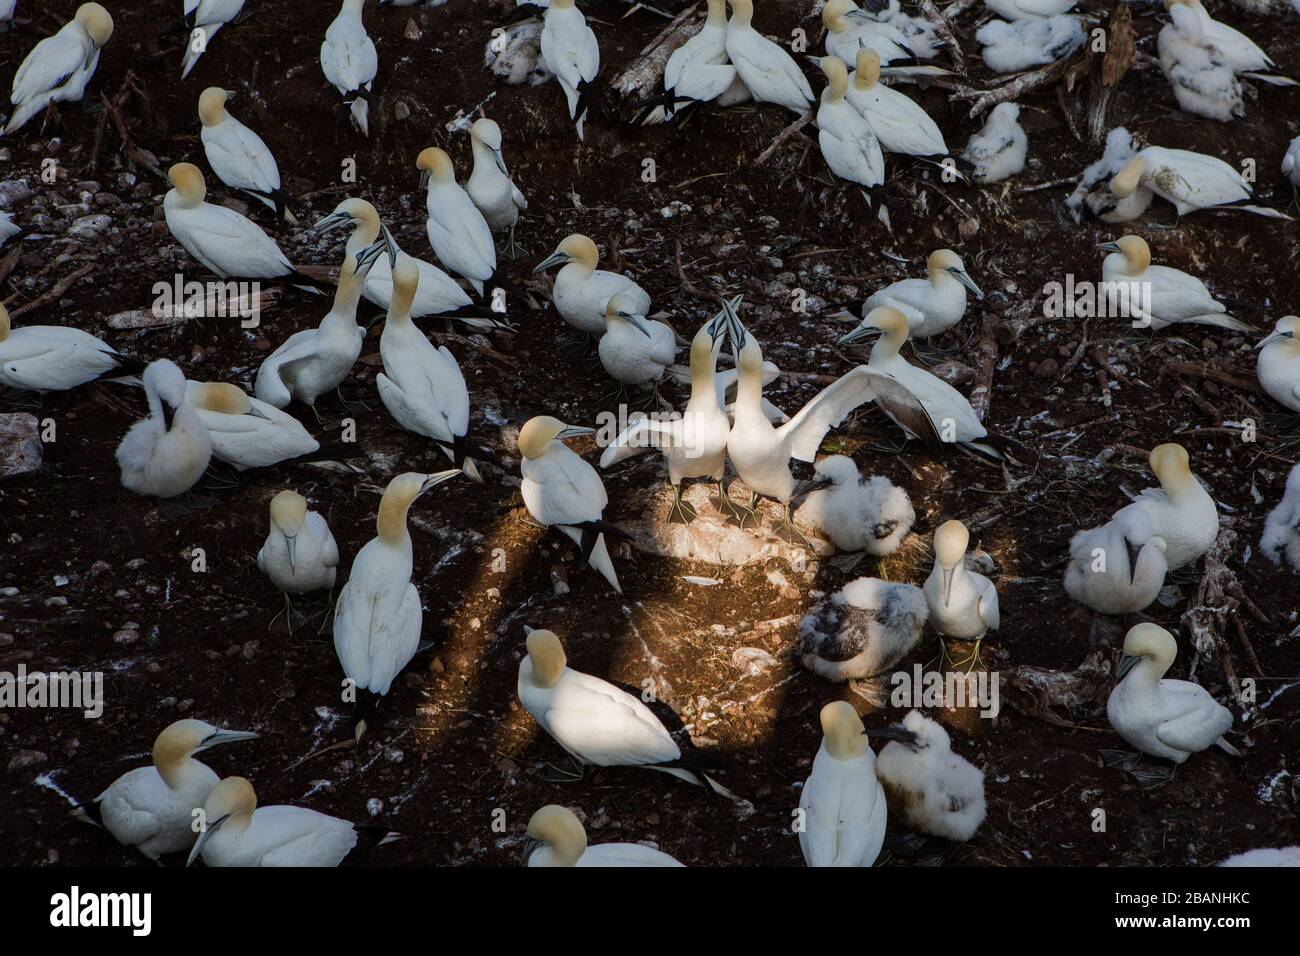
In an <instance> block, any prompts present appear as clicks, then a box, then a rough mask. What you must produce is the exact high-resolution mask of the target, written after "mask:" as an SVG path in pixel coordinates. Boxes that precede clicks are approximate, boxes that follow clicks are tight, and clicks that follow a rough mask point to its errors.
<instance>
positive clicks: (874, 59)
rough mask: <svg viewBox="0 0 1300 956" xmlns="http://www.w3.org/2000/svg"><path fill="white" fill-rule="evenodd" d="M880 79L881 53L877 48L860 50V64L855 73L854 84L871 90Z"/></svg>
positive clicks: (862, 88)
mask: <svg viewBox="0 0 1300 956" xmlns="http://www.w3.org/2000/svg"><path fill="white" fill-rule="evenodd" d="M879 81H880V54H879V53H877V52H876V51H875V50H859V51H858V65H857V69H856V70H855V71H854V73H853V85H854V86H856V87H857V88H858V89H860V90H869V89H871V88H872V87H873V86H875V85H876V83H878V82H879Z"/></svg>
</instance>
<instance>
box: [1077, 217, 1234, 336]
mask: <svg viewBox="0 0 1300 956" xmlns="http://www.w3.org/2000/svg"><path fill="white" fill-rule="evenodd" d="M1097 248H1098V249H1100V250H1102V251H1103V252H1106V253H1109V255H1107V256H1106V259H1105V261H1104V262H1102V266H1101V278H1102V282H1103V283H1104V285H1103V291H1104V294H1105V296H1106V300H1107V302H1108V303H1109V304H1110V306H1111V310H1110V311H1111V314H1112V315H1125V316H1126V317H1130V318H1132V319H1133V320H1134V323H1135V324H1137V323H1142V324H1145V323H1147V322H1149V323H1150V327H1151V328H1152V329H1155V330H1157V331H1159V330H1160V329H1164V328H1168V327H1169V326H1170V325H1173V324H1175V323H1178V322H1187V323H1189V324H1192V325H1213V326H1215V327H1217V328H1220V329H1231V330H1232V331H1234V332H1250V331H1252V330H1251V327H1250V326H1249V325H1247V324H1246V323H1245V322H1242V321H1239V320H1238V319H1234V318H1233V317H1232V316H1230V315H1228V307H1227V306H1226V305H1224V304H1223V303H1222V302H1220V301H1219V300H1218V299H1216V298H1215V297H1214V296H1213V295H1212V294H1211V293H1210V290H1209V289H1207V288H1206V287H1205V283H1204V282H1202V281H1201V280H1200V279H1198V278H1196V277H1195V276H1192V275H1188V274H1187V273H1186V272H1183V271H1182V270H1181V269H1174V268H1171V267H1169V266H1155V265H1152V264H1151V248H1150V246H1148V245H1147V243H1146V240H1145V239H1143V238H1142V237H1141V236H1124V237H1123V238H1122V239H1120V240H1118V241H1116V242H1104V243H1102V244H1101V245H1099V246H1098V247H1097ZM1148 296H1149V298H1150V309H1149V314H1147V313H1148V309H1147V308H1146V307H1145V302H1146V299H1147V297H1148Z"/></svg>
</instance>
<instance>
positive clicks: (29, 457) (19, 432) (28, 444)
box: [0, 412, 45, 478]
mask: <svg viewBox="0 0 1300 956" xmlns="http://www.w3.org/2000/svg"><path fill="white" fill-rule="evenodd" d="M44 454H45V451H44V447H43V446H42V445H41V434H40V425H39V423H38V422H37V420H36V416H35V415H29V414H28V413H27V412H15V413H12V414H8V415H0V478H14V477H17V476H18V475H30V474H31V473H32V472H34V471H36V470H37V469H39V468H40V467H41V461H42V460H43V458H44Z"/></svg>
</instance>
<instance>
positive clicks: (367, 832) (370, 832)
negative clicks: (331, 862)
mask: <svg viewBox="0 0 1300 956" xmlns="http://www.w3.org/2000/svg"><path fill="white" fill-rule="evenodd" d="M352 829H354V830H356V831H357V845H356V848H355V850H354V851H353V852H356V850H373V849H374V848H375V847H377V846H386V845H387V844H389V843H396V842H397V841H398V840H401V839H404V838H405V834H402V833H398V832H397V831H396V830H385V829H384V828H383V827H369V826H361V825H360V824H357V825H355V826H354V827H353V828H352Z"/></svg>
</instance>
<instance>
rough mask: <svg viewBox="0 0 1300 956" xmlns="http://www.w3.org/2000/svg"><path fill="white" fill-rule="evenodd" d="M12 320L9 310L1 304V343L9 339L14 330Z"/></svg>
mask: <svg viewBox="0 0 1300 956" xmlns="http://www.w3.org/2000/svg"><path fill="white" fill-rule="evenodd" d="M12 327H13V326H12V320H11V319H10V318H9V310H8V309H6V308H5V307H4V303H3V302H0V342H3V341H4V340H5V339H7V338H9V330H10V329H11V328H12Z"/></svg>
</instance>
